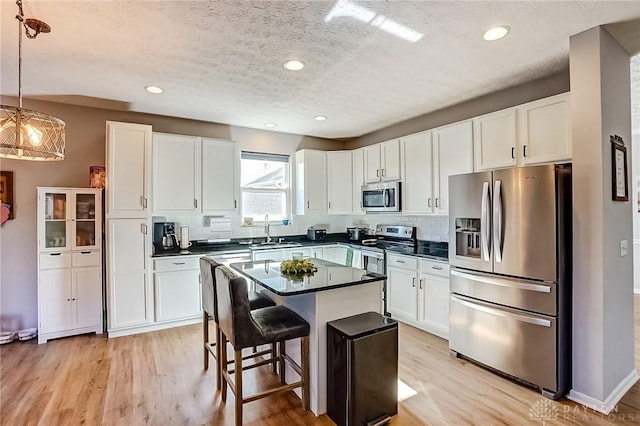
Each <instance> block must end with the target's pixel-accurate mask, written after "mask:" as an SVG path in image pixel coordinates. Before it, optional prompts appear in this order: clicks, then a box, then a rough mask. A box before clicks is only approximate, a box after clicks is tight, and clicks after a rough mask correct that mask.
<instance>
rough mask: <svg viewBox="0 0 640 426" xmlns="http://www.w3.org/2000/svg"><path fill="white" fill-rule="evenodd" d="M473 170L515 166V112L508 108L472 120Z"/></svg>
mask: <svg viewBox="0 0 640 426" xmlns="http://www.w3.org/2000/svg"><path fill="white" fill-rule="evenodd" d="M473 132H474V135H473V136H474V137H473V144H474V149H475V153H476V155H475V169H476V170H478V171H479V170H491V169H497V168H501V167H512V166H515V165H516V154H517V150H516V148H517V147H516V110H515V108H510V109H507V110H504V111H498V112H494V113H491V114H487V115H483V116H482V117H478V118H475V119H474V120H473Z"/></svg>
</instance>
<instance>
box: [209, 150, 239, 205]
mask: <svg viewBox="0 0 640 426" xmlns="http://www.w3.org/2000/svg"><path fill="white" fill-rule="evenodd" d="M239 191H240V153H239V151H238V145H237V144H236V143H235V142H232V141H227V140H219V139H202V214H204V215H220V214H223V215H224V214H237V213H238V212H239V206H238V204H239V203H238V199H239Z"/></svg>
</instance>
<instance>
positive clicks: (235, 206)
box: [233, 200, 238, 209]
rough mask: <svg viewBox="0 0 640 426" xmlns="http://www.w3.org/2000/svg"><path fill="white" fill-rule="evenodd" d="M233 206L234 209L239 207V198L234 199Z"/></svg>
mask: <svg viewBox="0 0 640 426" xmlns="http://www.w3.org/2000/svg"><path fill="white" fill-rule="evenodd" d="M233 208H234V209H237V208H238V200H233Z"/></svg>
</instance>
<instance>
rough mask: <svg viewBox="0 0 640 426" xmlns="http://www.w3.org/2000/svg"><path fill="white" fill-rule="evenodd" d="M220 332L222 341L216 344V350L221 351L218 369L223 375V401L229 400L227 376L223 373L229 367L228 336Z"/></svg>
mask: <svg viewBox="0 0 640 426" xmlns="http://www.w3.org/2000/svg"><path fill="white" fill-rule="evenodd" d="M219 333H220V341H219V342H218V344H217V345H216V346H217V348H216V350H219V351H220V358H218V371H220V375H221V376H222V395H221V398H222V400H223V401H226V400H227V384H228V383H227V378H226V376H225V375H224V374H222V369H223V368H224V369H225V370H226V368H227V338H226V336H225V335H224V333H223V332H222V331H219Z"/></svg>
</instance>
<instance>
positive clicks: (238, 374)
mask: <svg viewBox="0 0 640 426" xmlns="http://www.w3.org/2000/svg"><path fill="white" fill-rule="evenodd" d="M234 366H235V369H236V371H235V373H234V376H235V377H234V379H235V382H236V383H235V385H236V386H235V387H236V426H242V351H241V350H239V351H235V362H234Z"/></svg>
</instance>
